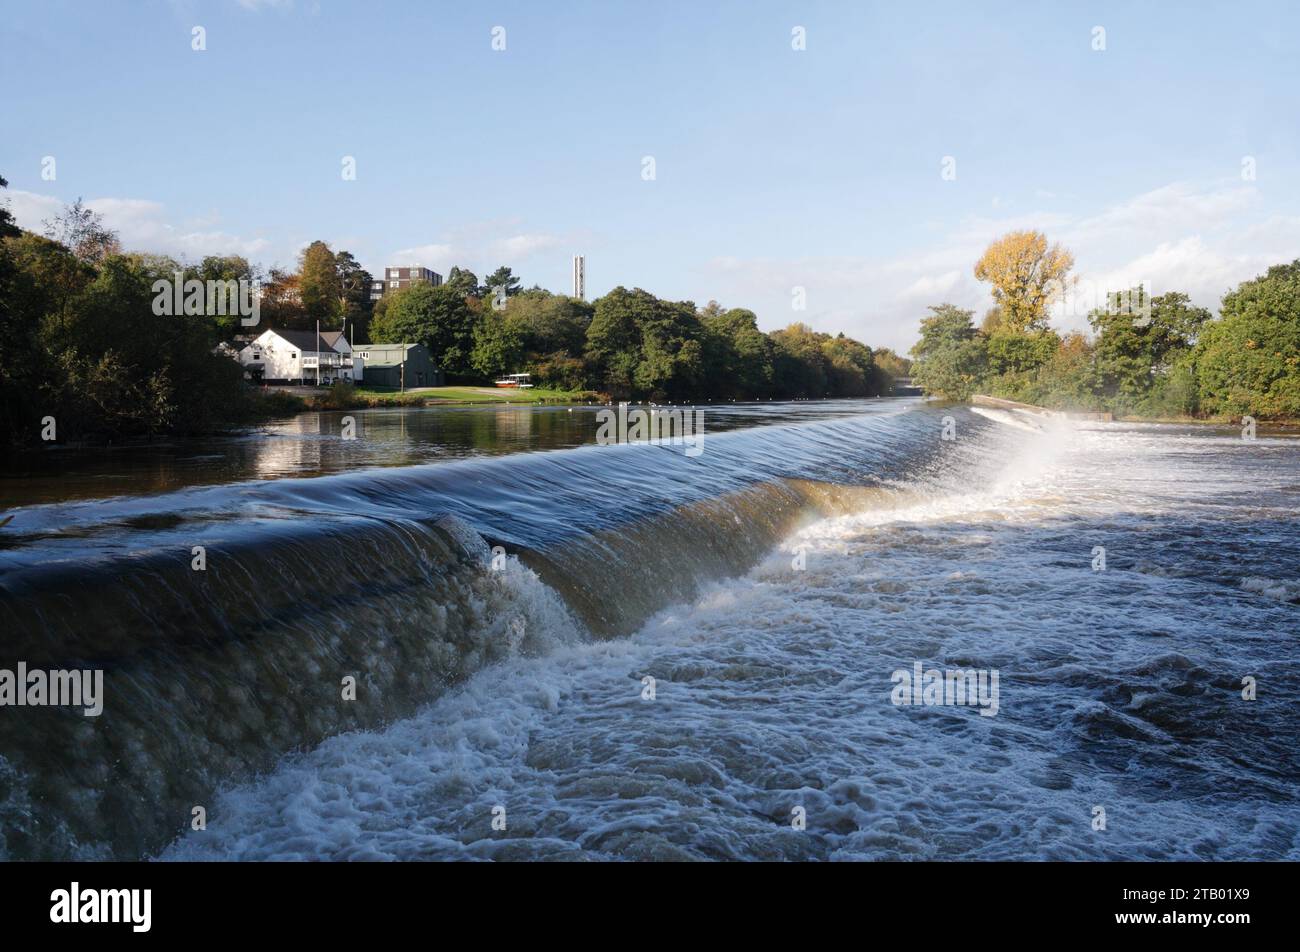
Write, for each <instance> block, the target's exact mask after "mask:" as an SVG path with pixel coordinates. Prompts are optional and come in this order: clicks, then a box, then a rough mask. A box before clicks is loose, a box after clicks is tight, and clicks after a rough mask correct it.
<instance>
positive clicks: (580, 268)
mask: <svg viewBox="0 0 1300 952" xmlns="http://www.w3.org/2000/svg"><path fill="white" fill-rule="evenodd" d="M573 296H574V297H576V298H577V299H578V300H579V301H585V300H587V259H586V258H585V257H583V256H582V255H574V256H573Z"/></svg>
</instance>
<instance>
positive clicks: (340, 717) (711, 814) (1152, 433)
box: [0, 400, 1300, 860]
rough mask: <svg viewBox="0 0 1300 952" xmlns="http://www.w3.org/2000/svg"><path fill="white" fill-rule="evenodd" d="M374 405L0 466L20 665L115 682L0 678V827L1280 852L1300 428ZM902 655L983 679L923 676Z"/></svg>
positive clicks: (591, 854)
mask: <svg viewBox="0 0 1300 952" xmlns="http://www.w3.org/2000/svg"><path fill="white" fill-rule="evenodd" d="M395 412H397V411H378V412H377V413H376V414H375V415H374V417H373V418H371V417H366V418H365V420H364V421H363V422H365V424H366V425H365V427H364V432H365V433H366V434H368V435H367V436H365V437H363V438H362V439H359V440H357V441H343V440H342V439H341V437H340V436H331V432H332V431H331V430H330V427H331V426H333V425H334V420H335V418H334V417H329V416H322V417H319V418H316V419H315V420H313V419H311V418H308V419H305V420H301V419H300V421H299V422H298V423H296V424H294V425H295V426H298V427H300V428H301V431H300V433H299V435H297V436H294V435H285V434H284V433H283V432H281V433H279V434H278V435H277V434H263V435H251V436H249V437H247V438H245V439H244V440H243V441H239V442H240V445H241V446H243V447H244V448H243V449H239V450H230V449H229V448H227V449H226V450H222V451H220V452H222V453H225V454H226V455H225V456H223V460H224V462H223V463H222V464H220V466H219V467H217V468H216V469H217V470H219V471H214V467H207V466H204V465H199V464H196V465H195V466H194V467H192V468H191V469H190V470H186V468H185V467H184V466H182V465H180V464H179V463H176V464H173V463H172V462H168V463H167V464H165V466H164V468H166V469H167V475H166V476H165V477H163V476H161V475H160V477H159V478H163V479H164V480H165V482H164V484H163V485H161V486H159V487H141V486H139V485H133V486H130V487H127V488H125V489H123V490H121V491H117V490H112V489H110V488H109V487H112V486H114V485H115V484H114V483H113V482H112V481H111V480H108V479H104V478H103V477H104V475H105V474H106V473H109V472H111V470H112V467H108V468H99V469H97V468H96V467H95V466H93V465H91V464H89V463H87V464H86V466H85V467H82V468H80V469H77V470H76V471H75V472H68V471H67V470H61V471H58V470H57V468H56V472H54V473H53V474H51V475H49V476H48V480H49V481H50V482H54V483H58V482H59V479H60V478H62V479H63V480H64V482H63V484H62V486H57V485H56V486H54V487H47V488H46V490H45V491H46V492H47V493H48V494H49V496H50V497H51V498H54V499H56V500H57V501H53V502H49V503H46V504H33V494H34V493H35V490H33V489H32V487H31V485H30V481H31V480H32V479H33V476H32V474H30V473H29V474H27V475H26V476H17V475H15V476H13V477H12V479H13V482H12V483H9V485H11V486H22V485H25V484H24V480H27V481H28V483H27V484H26V488H25V489H23V491H22V492H23V493H24V494H25V495H21V494H18V493H13V494H12V495H11V497H10V498H11V499H12V502H11V501H10V499H7V500H6V508H7V509H8V510H9V514H11V515H13V516H14V518H13V521H12V522H11V523H10V524H9V525H8V526H6V527H5V528H4V529H2V530H0V538H2V539H3V540H4V543H3V547H0V630H3V632H4V640H3V646H4V649H3V658H0V667H13V666H14V665H15V664H16V663H17V661H19V660H23V661H25V662H26V663H27V664H28V666H29V667H37V666H41V667H45V668H73V667H97V668H101V669H103V670H104V672H105V683H106V692H105V695H106V696H105V705H104V712H103V714H102V715H100V716H99V717H95V718H86V717H83V716H82V713H81V711H79V710H77V711H72V710H69V709H66V708H24V709H21V710H19V709H8V710H3V711H0V715H3V716H0V850H3V855H5V856H7V857H8V858H48V857H74V858H109V857H123V858H136V857H146V858H160V859H214V860H220V859H321V860H340V859H418V860H433V859H547V860H551V859H561V860H564V859H622V860H628V859H631V860H641V859H782V860H794V859H1207V860H1208V859H1300V800H1298V797H1300V793H1298V792H1300V727H1298V726H1297V724H1298V722H1297V718H1296V717H1295V715H1294V703H1295V699H1296V698H1297V697H1300V531H1297V529H1298V527H1300V441H1297V440H1295V439H1286V438H1274V437H1270V436H1261V437H1259V438H1257V439H1254V440H1246V439H1243V438H1242V437H1241V436H1240V435H1239V434H1238V433H1236V432H1235V431H1229V430H1222V431H1220V430H1209V429H1202V428H1194V427H1173V426H1163V425H1123V424H1109V425H1106V424H1073V425H1066V424H1060V425H1043V424H1042V423H1041V422H1039V421H1035V420H1033V419H1029V418H1025V417H1023V416H1022V415H1020V414H1015V413H1006V412H1001V411H982V410H971V409H968V408H963V407H946V408H945V407H935V406H929V405H922V404H920V403H919V402H918V401H915V400H877V401H860V402H834V403H830V402H828V403H810V404H788V405H782V406H775V405H773V406H770V407H769V406H764V407H752V406H751V407H730V406H729V407H725V408H705V414H706V417H705V420H706V427H707V430H708V436H707V438H706V440H705V442H704V444H703V446H704V451H703V452H702V453H699V454H697V455H690V454H688V453H687V452H686V449H687V448H686V447H683V446H680V445H663V444H636V445H616V446H597V445H590V444H591V442H592V440H593V438H594V434H595V418H594V413H595V408H587V409H583V408H578V409H575V412H574V413H572V414H570V413H568V412H567V410H562V409H555V408H545V409H543V408H536V409H517V408H511V409H510V410H508V411H507V410H504V409H502V410H496V409H493V410H450V409H443V410H430V411H418V412H416V413H415V414H412V415H411V416H410V417H407V418H405V419H404V420H402V419H401V418H400V415H399V417H398V418H390V417H389V416H387V414H390V413H395ZM408 412H409V411H408ZM475 414H478V416H475ZM505 414H511V415H510V416H506V415H505ZM525 414H526V416H525ZM468 420H474V421H477V422H473V423H467V422H466V421H468ZM483 420H491V421H493V422H491V423H484V422H481V421H483ZM524 421H527V422H524ZM715 422H716V426H715ZM481 427H489V428H490V436H483V435H482V433H483V432H486V431H483V430H480V428H481ZM467 432H470V433H475V434H478V435H475V436H473V437H472V438H468V439H467V438H465V436H464V434H465V433H467ZM449 434H459V435H449ZM367 439H374V440H376V441H377V442H380V443H382V444H383V445H380V446H370V445H368V444H367V443H366V442H365V440H367ZM345 442H346V443H347V444H348V445H344V444H345ZM271 444H276V445H278V446H282V447H283V446H292V447H295V448H294V449H293V450H292V451H291V452H289V453H287V454H284V455H282V456H280V457H279V459H280V461H279V462H276V463H274V464H268V463H266V462H264V461H266V460H269V459H271V458H272V457H275V456H276V454H275V453H273V452H271V451H270V450H269V449H268V446H269V445H271ZM353 444H359V445H353ZM307 447H315V448H316V449H315V450H307V449H306V448H307ZM128 468H129V467H122V472H125V471H126V470H127V469H128ZM60 473H61V474H62V475H60ZM309 474H312V475H309ZM314 474H322V475H314ZM97 482H98V487H99V488H98V489H95V488H94V487H95V484H96V483H97ZM106 497H111V498H106ZM36 498H39V496H37V497H36ZM14 503H17V504H16V505H15V504H14ZM196 547H201V548H202V550H203V552H204V557H205V560H206V563H205V566H204V568H203V569H202V570H201V571H196V570H195V568H194V562H193V560H194V557H195V556H194V552H195V548H196ZM917 665H919V666H920V668H921V670H923V671H930V670H936V671H939V672H940V673H941V674H942V672H946V671H966V672H970V673H971V674H972V676H973V675H974V674H975V673H976V672H979V673H980V674H981V675H982V676H983V675H987V676H988V677H989V679H990V682H991V676H992V675H993V674H996V675H997V681H996V685H997V688H996V691H995V693H994V694H993V696H992V697H987V696H986V697H984V699H983V700H984V701H985V702H991V703H982V704H977V703H964V704H962V703H942V701H943V700H944V698H943V695H942V691H940V692H939V696H938V698H937V700H938V701H939V702H940V703H921V702H922V700H923V695H922V692H921V691H920V689H918V690H917V693H916V694H915V695H912V694H910V693H903V694H902V695H901V696H900V692H899V691H898V689H897V685H898V676H899V673H900V672H911V671H913V670H915V669H916V666H917ZM349 679H351V680H352V681H353V683H354V685H355V687H354V688H353V689H352V690H354V691H355V697H354V699H349V698H347V697H346V695H347V693H348V686H347V685H348V682H349ZM972 683H974V682H973V681H972ZM984 683H989V682H985V681H981V684H984ZM1243 695H1245V696H1243ZM927 697H928V696H927ZM900 699H903V700H914V701H916V702H917V703H907V704H904V703H898V702H899V701H900ZM949 700H951V698H949ZM971 700H973V699H971ZM198 806H201V807H203V810H204V811H205V814H206V821H207V822H206V829H202V830H195V829H193V828H192V826H193V823H192V816H193V813H194V809H195V807H198Z"/></svg>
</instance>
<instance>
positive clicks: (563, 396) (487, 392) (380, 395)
mask: <svg viewBox="0 0 1300 952" xmlns="http://www.w3.org/2000/svg"><path fill="white" fill-rule="evenodd" d="M356 393H357V396H358V397H361V398H362V399H365V400H367V401H368V402H373V403H384V404H387V403H399V404H412V403H416V404H418V403H424V402H430V403H538V402H540V401H546V402H547V403H585V402H586V401H588V400H595V399H596V396H595V394H592V393H586V392H584V391H580V390H546V389H543V388H542V387H534V388H532V389H531V390H509V389H504V388H498V387H420V388H418V389H408V390H407V391H406V392H405V393H402V392H401V391H398V390H391V389H388V388H383V387H373V388H372V387H367V386H365V385H362V386H359V387H357V389H356Z"/></svg>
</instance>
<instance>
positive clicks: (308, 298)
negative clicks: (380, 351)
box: [298, 241, 343, 330]
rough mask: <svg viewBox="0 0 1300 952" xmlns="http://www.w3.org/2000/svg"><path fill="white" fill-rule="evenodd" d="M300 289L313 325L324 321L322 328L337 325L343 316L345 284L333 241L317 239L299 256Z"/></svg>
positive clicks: (305, 310)
mask: <svg viewBox="0 0 1300 952" xmlns="http://www.w3.org/2000/svg"><path fill="white" fill-rule="evenodd" d="M298 293H299V295H300V296H301V299H302V307H303V311H304V313H305V315H306V318H307V322H308V324H309V326H312V327H314V325H315V322H316V321H320V326H321V329H322V330H324V329H330V330H333V329H336V328H337V327H338V325H339V323H340V321H341V318H342V308H341V307H340V304H339V302H340V299H341V298H342V297H343V285H342V282H341V281H340V279H339V271H338V262H337V261H336V260H335V257H334V252H333V251H331V250H330V247H329V245H327V244H325V242H323V241H313V242H312V243H311V244H310V245H308V246H307V247H306V248H305V249H304V250H303V252H302V255H301V256H300V257H299V259H298Z"/></svg>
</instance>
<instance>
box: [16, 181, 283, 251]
mask: <svg viewBox="0 0 1300 952" xmlns="http://www.w3.org/2000/svg"><path fill="white" fill-rule="evenodd" d="M10 197H11V199H12V200H11V202H10V210H11V211H12V212H13V216H14V219H15V220H16V221H17V222H18V224H19V225H20V226H21V227H23V228H26V229H27V230H29V231H34V232H37V233H41V234H43V233H44V232H45V222H46V220H47V219H50V218H53V217H54V216H56V215H58V214H59V212H60V211H62V210H63V207H64V202H63V201H62V200H60V199H58V198H55V197H54V196H52V195H40V194H37V193H36V192H25V191H21V190H16V191H14V192H12V193H11V195H10ZM85 204H86V207H88V208H90V209H91V210H92V211H94V212H97V213H99V214H100V215H102V216H103V219H104V224H105V225H107V226H108V227H109V228H111V229H112V230H113V231H115V232H117V234H118V237H119V238H120V239H121V242H122V247H123V248H125V249H126V250H128V251H148V252H154V253H157V254H167V255H172V256H174V257H178V258H185V259H191V260H192V259H197V258H202V257H204V256H205V255H230V254H237V255H243V256H244V257H246V258H249V259H250V260H253V261H257V260H261V259H263V258H265V257H266V256H267V253H268V252H269V251H270V250H271V248H272V244H271V242H269V241H267V240H266V239H265V238H247V237H242V236H239V235H232V234H229V233H227V232H224V231H216V230H203V229H200V228H185V227H178V226H176V225H173V224H171V223H170V222H169V221H168V220H167V217H166V208H165V207H164V206H163V205H162V204H160V203H159V202H153V201H148V200H146V199H139V198H92V199H90V200H88V201H87V202H86V203H85Z"/></svg>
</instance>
